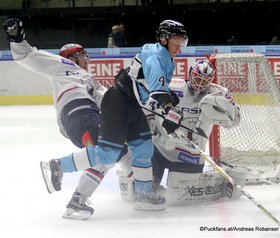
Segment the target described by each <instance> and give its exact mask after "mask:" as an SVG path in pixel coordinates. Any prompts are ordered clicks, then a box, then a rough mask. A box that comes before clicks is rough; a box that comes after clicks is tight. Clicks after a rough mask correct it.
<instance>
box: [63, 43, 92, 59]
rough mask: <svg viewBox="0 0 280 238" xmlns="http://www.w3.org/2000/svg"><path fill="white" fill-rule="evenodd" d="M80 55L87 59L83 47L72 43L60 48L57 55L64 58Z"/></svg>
mask: <svg viewBox="0 0 280 238" xmlns="http://www.w3.org/2000/svg"><path fill="white" fill-rule="evenodd" d="M80 54H84V55H85V56H86V57H87V58H88V54H87V52H86V51H85V49H84V47H83V46H81V45H79V44H74V43H70V44H66V45H64V46H62V47H61V49H60V51H59V55H60V56H62V57H64V58H69V57H70V56H74V57H77V56H78V55H80Z"/></svg>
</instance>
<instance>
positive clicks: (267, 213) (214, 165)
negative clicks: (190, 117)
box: [190, 140, 280, 227]
mask: <svg viewBox="0 0 280 238" xmlns="http://www.w3.org/2000/svg"><path fill="white" fill-rule="evenodd" d="M190 143H191V144H192V145H193V146H194V147H195V148H196V149H198V151H199V153H200V155H201V157H202V158H203V159H204V160H206V161H207V162H208V163H209V164H211V165H212V166H213V168H214V169H215V170H216V171H217V172H218V173H220V174H221V175H222V176H223V177H224V178H225V179H226V180H227V181H228V182H230V183H231V184H232V186H233V187H235V188H236V189H238V190H239V191H240V192H241V193H242V194H243V195H244V196H245V197H247V198H248V199H249V200H250V201H251V202H252V203H254V204H255V205H256V206H257V207H258V208H259V209H260V210H261V211H262V212H263V213H265V214H266V215H267V216H268V217H269V218H270V219H271V220H272V221H274V222H275V223H276V224H277V225H278V226H279V227H280V221H279V220H278V219H277V218H276V217H275V216H273V215H272V214H271V213H270V212H269V211H268V210H266V209H265V208H264V207H263V206H262V205H261V204H260V203H258V202H257V201H256V200H255V199H254V198H253V197H252V196H251V195H250V194H249V193H247V192H246V191H245V190H244V189H243V188H242V187H241V186H240V185H238V184H237V183H236V182H235V181H234V180H233V179H232V178H231V177H230V176H229V175H228V174H227V173H226V172H225V171H224V170H223V169H222V168H221V167H220V166H219V165H217V164H216V163H215V162H214V161H213V160H212V159H211V157H210V156H208V155H207V154H205V153H204V152H203V151H202V150H200V149H199V148H198V146H197V145H196V144H195V143H193V142H192V141H191V140H190Z"/></svg>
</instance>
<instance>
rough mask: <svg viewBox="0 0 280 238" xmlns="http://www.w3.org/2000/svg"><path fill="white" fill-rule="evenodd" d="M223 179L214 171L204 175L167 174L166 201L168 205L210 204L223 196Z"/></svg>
mask: <svg viewBox="0 0 280 238" xmlns="http://www.w3.org/2000/svg"><path fill="white" fill-rule="evenodd" d="M224 185H225V179H224V178H223V177H222V176H221V175H220V174H218V173H216V172H214V171H208V172H204V173H194V174H189V173H180V172H169V174H168V185H167V191H166V200H167V204H168V205H191V204H195V203H201V202H212V201H215V200H218V199H220V198H222V197H223V196H224V192H223V190H224Z"/></svg>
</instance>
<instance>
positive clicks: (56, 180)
mask: <svg viewBox="0 0 280 238" xmlns="http://www.w3.org/2000/svg"><path fill="white" fill-rule="evenodd" d="M40 166H41V171H42V175H43V178H44V181H45V184H46V188H47V190H48V192H49V193H53V192H54V191H59V190H61V180H62V177H63V172H62V170H61V165H60V161H59V160H56V159H52V160H50V161H49V162H44V161H42V162H41V163H40ZM49 173H50V174H49Z"/></svg>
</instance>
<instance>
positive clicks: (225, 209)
mask: <svg viewBox="0 0 280 238" xmlns="http://www.w3.org/2000/svg"><path fill="white" fill-rule="evenodd" d="M76 150H77V148H76V147H75V146H73V145H72V144H71V142H70V141H69V140H67V139H65V138H64V137H63V136H62V135H61V134H60V133H59V131H58V127H57V124H56V119H55V110H54V108H53V106H2V107H0V162H1V163H0V165H1V171H0V184H1V189H0V202H1V203H0V208H1V209H0V210H1V215H0V237H1V238H10V237H13V238H14V237H28V238H35V237H36V238H50V237H52V238H64V237H65V238H77V237H79V238H97V237H98V238H144V237H145V238H150V237H157V238H165V237H168V238H178V237H184V238H193V237H207V238H208V237H217V238H220V237H221V238H239V237H246V238H247V237H254V238H259V237H273V238H276V237H280V229H279V230H278V232H277V231H270V232H269V231H227V232H225V231H200V227H208V228H209V229H210V228H212V229H213V228H215V229H217V228H226V229H228V228H231V227H237V228H242V227H243V228H247V229H249V228H252V229H255V227H256V226H259V227H262V228H277V225H276V224H275V223H274V222H273V221H272V220H271V219H270V218H269V217H267V216H266V214H264V213H263V212H262V211H261V210H259V209H258V208H257V207H256V206H255V205H254V204H253V203H252V202H251V201H249V200H248V199H247V198H246V197H241V198H240V199H239V200H230V199H222V200H219V201H217V202H213V203H211V204H201V205H195V206H185V207H168V208H167V210H166V211H164V212H139V211H135V210H133V205H132V204H131V203H128V202H125V201H122V200H121V197H120V194H119V188H118V180H117V177H116V173H115V169H112V170H111V171H110V172H109V173H108V174H107V176H106V177H105V179H104V180H103V182H102V184H101V186H100V187H99V188H98V190H97V191H96V192H95V193H94V195H93V196H92V198H91V201H92V202H93V204H94V208H95V213H94V215H93V216H92V218H91V219H89V220H87V221H76V220H68V219H63V218H62V214H63V213H64V211H65V206H66V204H67V203H68V201H69V199H70V198H71V195H72V193H73V191H74V190H75V187H76V185H77V182H78V179H79V176H80V172H77V173H72V174H67V175H66V176H65V177H64V182H63V189H62V191H60V192H56V193H54V194H48V193H47V191H46V189H45V185H44V182H43V179H42V177H41V171H40V168H39V162H40V161H41V160H49V159H51V158H55V157H61V156H64V155H68V154H70V153H72V152H74V151H76ZM245 189H246V191H248V192H249V193H250V194H251V195H252V196H253V197H254V198H255V199H256V201H257V202H259V203H260V204H261V205H263V206H264V207H265V208H266V209H267V210H268V211H269V212H271V213H272V214H273V216H275V217H276V218H277V219H278V220H280V188H279V186H268V185H266V186H265V185H262V186H247V187H246V188H245Z"/></svg>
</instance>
